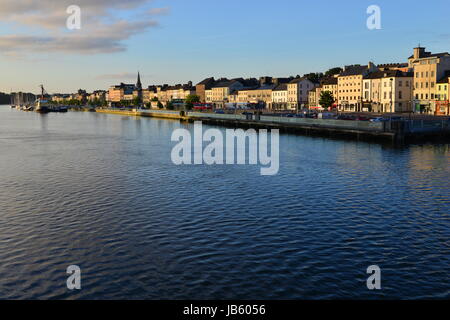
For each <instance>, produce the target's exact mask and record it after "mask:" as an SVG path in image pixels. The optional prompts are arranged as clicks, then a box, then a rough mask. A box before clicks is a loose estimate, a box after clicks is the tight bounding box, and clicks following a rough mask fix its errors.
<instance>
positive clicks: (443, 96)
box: [435, 73, 450, 116]
mask: <svg viewBox="0 0 450 320" xmlns="http://www.w3.org/2000/svg"><path fill="white" fill-rule="evenodd" d="M449 97H450V76H449V74H448V73H447V74H446V75H445V76H444V77H442V78H441V79H440V80H439V81H438V82H437V85H436V95H435V104H436V111H435V114H436V115H447V116H448V115H450V106H449Z"/></svg>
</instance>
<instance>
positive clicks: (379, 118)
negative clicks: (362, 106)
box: [370, 117, 386, 122]
mask: <svg viewBox="0 0 450 320" xmlns="http://www.w3.org/2000/svg"><path fill="white" fill-rule="evenodd" d="M384 121H386V119H385V118H383V117H376V118H372V119H370V122H384Z"/></svg>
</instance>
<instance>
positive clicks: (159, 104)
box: [158, 101, 164, 109]
mask: <svg viewBox="0 0 450 320" xmlns="http://www.w3.org/2000/svg"><path fill="white" fill-rule="evenodd" d="M158 108H159V109H164V105H163V104H162V103H161V102H160V101H158Z"/></svg>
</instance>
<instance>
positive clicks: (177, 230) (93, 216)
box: [0, 106, 450, 299]
mask: <svg viewBox="0 0 450 320" xmlns="http://www.w3.org/2000/svg"><path fill="white" fill-rule="evenodd" d="M176 128H187V129H190V130H193V127H192V125H191V124H183V123H180V122H178V121H171V120H163V119H161V120H159V119H150V118H135V117H127V116H118V115H106V114H96V113H83V112H79V113H77V112H69V113H67V114H48V115H39V114H36V113H32V112H31V113H27V112H21V111H16V110H11V109H9V107H7V106H2V107H0V298H1V299H15V298H20V299H25V298H26V299H325V298H328V299H337V298H339V299H342V298H344V299H351V298H356V299H380V298H382V299H394V298H449V297H450V277H449V275H450V266H449V263H450V240H449V236H450V146H449V145H411V146H408V147H404V148H400V149H398V148H397V149H396V148H392V147H389V146H383V145H380V144H371V143H365V142H356V141H341V140H330V139H323V138H317V137H304V136H297V135H281V136H280V171H279V173H278V175H276V176H261V175H260V167H259V166H235V165H222V166H206V165H198V166H175V165H174V164H173V163H172V161H171V158H170V153H171V150H172V147H173V146H174V143H173V142H171V141H170V138H171V134H172V132H173V130H174V129H176ZM205 128H208V127H207V126H205ZM221 130H224V129H221ZM69 265H78V266H79V267H80V268H81V279H82V280H81V283H82V289H81V290H76V291H70V290H68V289H67V287H66V280H67V277H68V276H69V275H68V274H67V273H66V269H67V267H68V266H69ZM371 265H378V266H379V267H380V268H381V283H382V290H379V291H370V290H368V289H367V286H366V280H367V278H368V277H369V275H368V274H367V272H366V271H367V268H368V267H369V266H371Z"/></svg>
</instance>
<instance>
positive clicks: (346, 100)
mask: <svg viewBox="0 0 450 320" xmlns="http://www.w3.org/2000/svg"><path fill="white" fill-rule="evenodd" d="M375 71H378V68H377V67H376V66H375V65H374V64H373V63H372V62H369V64H368V65H366V66H361V65H351V66H345V67H344V70H343V71H342V72H341V73H340V75H339V77H338V108H339V110H340V111H350V112H361V111H363V93H362V88H363V79H364V77H366V76H368V75H369V74H370V73H372V72H375Z"/></svg>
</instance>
